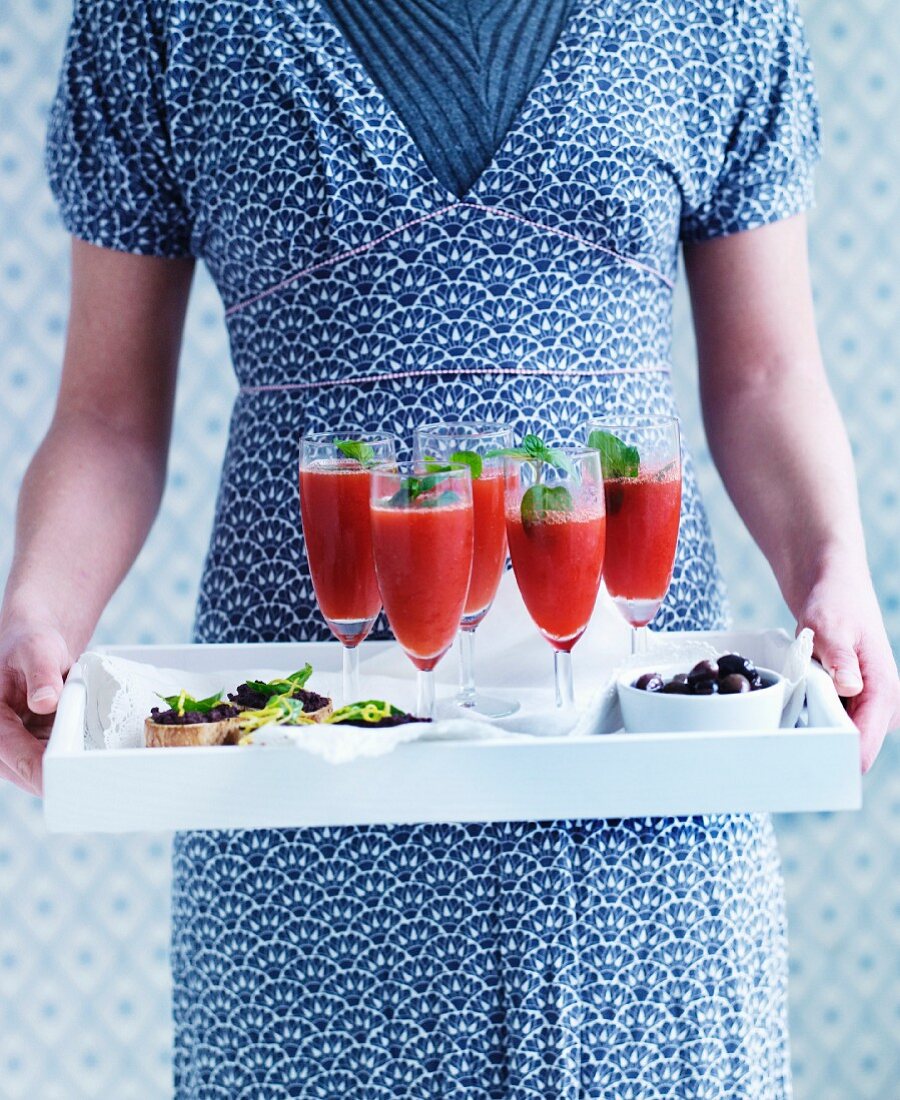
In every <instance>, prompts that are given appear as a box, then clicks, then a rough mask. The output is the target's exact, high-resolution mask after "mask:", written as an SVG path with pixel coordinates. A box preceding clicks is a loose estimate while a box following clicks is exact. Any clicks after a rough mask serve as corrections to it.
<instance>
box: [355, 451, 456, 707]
mask: <svg viewBox="0 0 900 1100" xmlns="http://www.w3.org/2000/svg"><path fill="white" fill-rule="evenodd" d="M371 517H372V519H371V522H372V549H373V552H374V556H375V572H376V574H377V577H378V587H379V589H380V591H381V598H382V601H383V603H384V610H385V613H386V615H387V617H388V622H389V623H390V624H391V629H392V630H393V632H394V636H395V637H396V639H397V641H398V642H399V643H400V645H401V647H402V648H403V650H404V652H405V653H406V655H407V657H409V659H410V660H411V661H412V663H413V664H414V665H415V667H416V670H417V676H416V689H417V690H416V714H417V715H418V716H419V717H420V718H433V717H434V709H435V703H434V669H435V666H436V665H437V663H438V662H439V661H440V659H441V657H443V655H444V654H445V653H446V652H447V650H448V649H449V648H450V646H451V645H452V644H453V637H454V635H455V634H456V631H457V629H458V627H459V623H460V619H461V618H462V614H463V608H464V606H465V602H466V595H467V593H468V591H469V579H470V577H471V574H472V547H473V543H474V520H473V512H472V475H471V470H470V468H469V467H468V466H467V465H465V464H459V465H449V466H447V467H445V468H442V469H441V470H440V471H429V470H428V469H427V468H426V466H425V465H424V464H422V463H419V462H413V463H404V464H401V465H397V464H390V465H382V466H376V467H375V468H374V469H373V471H372V484H371Z"/></svg>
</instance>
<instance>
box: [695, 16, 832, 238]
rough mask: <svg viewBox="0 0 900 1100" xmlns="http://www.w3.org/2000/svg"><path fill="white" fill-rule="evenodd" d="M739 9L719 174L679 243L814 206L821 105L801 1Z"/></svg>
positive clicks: (700, 198)
mask: <svg viewBox="0 0 900 1100" xmlns="http://www.w3.org/2000/svg"><path fill="white" fill-rule="evenodd" d="M737 7H738V10H739V12H740V15H739V20H738V26H737V28H736V29H737V44H736V46H735V47H734V62H735V70H736V75H735V77H734V91H735V98H734V108H735V109H734V114H733V116H732V117H731V118H730V119H728V120H727V123H726V127H725V129H724V137H725V142H724V147H723V148H722V149H721V160H720V162H719V164H718V165H717V167H718V168H719V171H718V173H717V174H714V175H713V176H712V177H711V179H710V184H709V186H708V187H707V188H705V189H704V190H703V192H702V193H701V194H700V195H699V196H698V199H697V201H696V204H695V205H694V206H693V207H691V206H690V204H687V205H686V207H685V209H684V210H683V211H682V220H681V238H682V240H694V241H697V240H707V239H709V238H711V237H721V236H725V235H726V234H729V233H739V232H741V231H742V230H745V229H753V228H755V227H757V226H761V225H767V224H768V223H770V222H774V221H778V220H780V219H782V218H788V217H790V216H791V215H793V214H798V213H800V212H801V211H802V210H806V209H809V207H811V206H812V204H813V174H814V169H815V166H816V164H817V163H818V160H819V154H820V134H819V108H818V101H817V98H816V89H815V83H814V80H813V71H812V62H811V59H810V54H809V47H808V44H807V41H806V35H805V32H804V29H803V23H802V21H801V19H800V14H799V11H798V10H797V0H777V2H775V3H771V2H769V0H766V2H762V0H745V2H743V3H739V4H738V5H737Z"/></svg>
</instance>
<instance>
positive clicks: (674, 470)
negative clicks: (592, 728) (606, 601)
mask: <svg viewBox="0 0 900 1100" xmlns="http://www.w3.org/2000/svg"><path fill="white" fill-rule="evenodd" d="M586 434H587V439H588V445H589V446H591V447H594V448H596V450H597V452H598V454H599V455H600V461H601V465H602V467H603V478H604V482H605V484H606V522H607V525H608V526H607V546H606V565H605V567H604V570H603V579H604V581H605V582H606V589H607V591H608V592H609V594H610V596H611V597H612V600H613V603H614V604H615V605H616V607H617V608H618V609H619V611H620V613H621V614H622V616H623V617H624V618H625V621H626V622H627V623H628V624H629V626H630V627H631V652H632V653H643V652H645V651H646V649H647V645H648V630H647V624H648V623H649V622H650V620H651V619H652V618H653V616H654V615H655V614H656V613H657V611H659V609H660V607H661V606H662V602H663V600H664V599H665V598H666V593H667V592H668V590H669V584H670V583H671V581H672V570H673V567H674V564H675V548H676V546H677V545H678V527H679V522H680V518H681V436H680V433H679V427H678V420H677V418H676V417H674V416H641V417H622V418H610V419H605V418H604V419H600V420H591V421H589V423H588V425H587V431H586Z"/></svg>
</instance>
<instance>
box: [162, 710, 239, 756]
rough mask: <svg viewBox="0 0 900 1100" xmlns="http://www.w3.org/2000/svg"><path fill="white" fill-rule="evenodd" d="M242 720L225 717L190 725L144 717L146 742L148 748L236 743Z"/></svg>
mask: <svg viewBox="0 0 900 1100" xmlns="http://www.w3.org/2000/svg"><path fill="white" fill-rule="evenodd" d="M240 727H241V720H240V718H239V717H238V716H235V717H234V718H223V719H222V720H221V721H220V722H193V723H191V724H190V725H181V726H179V725H163V724H162V723H161V722H154V721H153V719H152V718H145V719H144V744H145V745H146V746H147V748H148V749H172V748H185V747H188V746H192V745H236V744H237V740H238V736H239V735H240Z"/></svg>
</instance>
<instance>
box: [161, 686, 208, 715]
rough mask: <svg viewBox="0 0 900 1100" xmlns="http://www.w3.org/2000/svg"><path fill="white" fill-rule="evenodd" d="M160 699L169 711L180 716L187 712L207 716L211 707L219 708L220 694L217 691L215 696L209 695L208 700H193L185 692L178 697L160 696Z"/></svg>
mask: <svg viewBox="0 0 900 1100" xmlns="http://www.w3.org/2000/svg"><path fill="white" fill-rule="evenodd" d="M160 699H162V700H164V701H165V702H166V703H167V704H168V706H169V708H170V709H171V710H176V711H178V713H179V714H180V715H181V714H186V713H187V712H188V711H190V712H192V713H194V714H207V713H209V711H211V710H212V709H213V707H217V706H219V704H220V703H221V702H222V692H221V691H219V692H217V693H216V694H215V695H210V696H209V698H208V699H195V698H194V697H193V695H188V693H187V692H186V691H182V692H180V693H179V694H178V695H160Z"/></svg>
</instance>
